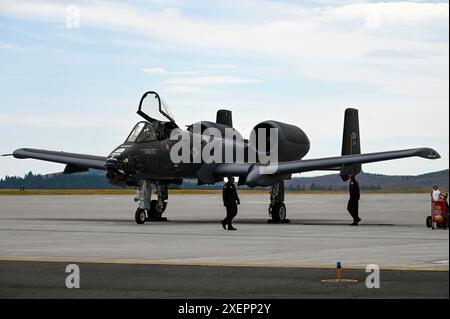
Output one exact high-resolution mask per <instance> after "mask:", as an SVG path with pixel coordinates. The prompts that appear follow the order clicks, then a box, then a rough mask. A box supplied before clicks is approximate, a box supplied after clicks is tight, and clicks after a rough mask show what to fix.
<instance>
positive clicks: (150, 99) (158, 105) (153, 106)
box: [137, 91, 178, 127]
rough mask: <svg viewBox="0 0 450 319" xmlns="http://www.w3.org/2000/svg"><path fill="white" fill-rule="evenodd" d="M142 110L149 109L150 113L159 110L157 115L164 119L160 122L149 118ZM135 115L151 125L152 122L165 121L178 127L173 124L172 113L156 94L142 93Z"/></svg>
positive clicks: (151, 92) (150, 92)
mask: <svg viewBox="0 0 450 319" xmlns="http://www.w3.org/2000/svg"><path fill="white" fill-rule="evenodd" d="M143 108H145V109H150V110H152V111H153V110H159V113H160V114H161V115H162V116H163V117H164V119H163V120H161V119H156V118H153V117H150V116H149V115H148V114H146V113H145V112H144V111H143ZM137 113H138V114H139V115H140V116H142V117H143V118H144V119H146V120H147V121H149V122H150V123H153V122H154V121H164V120H166V119H167V120H169V121H170V122H171V123H172V124H173V126H175V127H178V126H177V125H176V123H175V120H174V117H173V115H172V113H171V112H170V109H169V106H168V105H167V103H166V102H164V100H163V99H162V98H161V97H160V96H159V95H158V93H156V92H153V91H148V92H145V93H144V95H143V96H142V97H141V100H140V102H139V108H138V111H137ZM152 116H153V115H152Z"/></svg>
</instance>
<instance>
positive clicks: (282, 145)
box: [250, 121, 310, 162]
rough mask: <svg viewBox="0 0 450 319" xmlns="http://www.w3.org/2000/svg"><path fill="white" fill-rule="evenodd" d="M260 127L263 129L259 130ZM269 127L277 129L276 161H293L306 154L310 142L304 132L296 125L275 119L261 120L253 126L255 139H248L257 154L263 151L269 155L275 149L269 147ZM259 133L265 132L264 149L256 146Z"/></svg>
mask: <svg viewBox="0 0 450 319" xmlns="http://www.w3.org/2000/svg"><path fill="white" fill-rule="evenodd" d="M261 128H262V129H264V130H263V131H260V130H259V129H261ZM270 129H277V132H278V134H277V135H278V136H277V146H278V161H280V162H285V161H295V160H299V159H302V158H303V157H304V156H305V155H306V154H308V152H309V149H310V142H309V139H308V136H307V135H306V134H305V132H303V130H302V129H300V128H299V127H297V126H294V125H291V124H286V123H282V122H277V121H265V122H261V123H259V124H258V125H256V126H255V127H254V128H253V130H254V134H255V137H256V139H250V146H251V147H252V148H253V150H255V151H256V153H257V154H264V153H265V155H269V154H271V152H274V150H275V149H276V148H275V147H272V149H270V145H271V144H270ZM260 134H265V136H264V137H263V138H264V140H265V141H266V145H265V150H264V149H259V148H258V146H257V143H258V141H259V138H260V136H259V135H260ZM272 146H273V143H272ZM264 151H265V152H264Z"/></svg>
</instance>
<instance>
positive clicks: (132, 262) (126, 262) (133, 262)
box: [0, 258, 449, 272]
mask: <svg viewBox="0 0 450 319" xmlns="http://www.w3.org/2000/svg"><path fill="white" fill-rule="evenodd" d="M1 261H10V262H43V263H80V264H82V263H84V264H118V265H159V266H202V267H248V268H298V269H336V267H335V266H331V265H330V266H327V265H301V264H235V263H218V262H217V263H215V262H211V263H208V262H165V261H139V260H75V259H33V258H0V262H1ZM343 268H344V269H355V270H362V269H366V267H365V266H346V267H343ZM380 268H381V270H401V271H442V272H443V271H447V272H448V271H449V270H448V269H444V268H414V267H380Z"/></svg>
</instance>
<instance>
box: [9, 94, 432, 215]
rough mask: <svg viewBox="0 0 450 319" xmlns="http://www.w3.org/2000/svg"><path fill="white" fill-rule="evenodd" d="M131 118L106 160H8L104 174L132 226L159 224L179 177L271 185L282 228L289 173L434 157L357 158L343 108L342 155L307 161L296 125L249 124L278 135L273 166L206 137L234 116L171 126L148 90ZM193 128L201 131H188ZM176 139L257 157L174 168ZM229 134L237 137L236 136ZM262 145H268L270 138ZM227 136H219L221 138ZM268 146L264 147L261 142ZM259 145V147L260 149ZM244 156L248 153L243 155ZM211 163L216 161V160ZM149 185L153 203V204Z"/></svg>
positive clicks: (226, 141)
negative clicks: (127, 208) (130, 199)
mask: <svg viewBox="0 0 450 319" xmlns="http://www.w3.org/2000/svg"><path fill="white" fill-rule="evenodd" d="M144 106H145V108H148V107H150V108H153V109H154V110H153V111H154V112H155V111H156V110H155V109H158V110H159V114H158V113H157V112H155V113H156V116H155V115H153V116H155V117H151V116H149V115H148V114H147V113H145V111H144ZM137 113H138V114H139V115H140V116H141V117H142V118H143V119H144V121H141V122H139V123H137V124H136V125H135V126H134V128H133V130H132V131H131V133H130V134H129V135H128V137H127V138H126V140H125V141H124V142H123V143H122V144H120V145H119V146H118V147H117V148H115V149H114V150H113V151H112V152H111V154H110V155H109V156H95V155H86V154H75V153H66V152H58V151H48V150H39V149H30V148H21V149H18V150H16V151H14V153H13V154H12V155H13V156H14V157H15V158H18V159H27V158H31V159H37V160H43V161H49V162H56V163H61V164H65V165H66V166H65V169H64V172H63V173H64V174H72V173H77V172H84V171H88V170H89V169H97V170H105V171H106V176H107V178H108V181H109V182H110V183H111V184H114V185H118V186H122V187H127V186H130V187H136V188H137V197H136V198H135V201H136V202H137V203H138V205H137V206H138V207H137V209H136V212H135V220H136V223H138V224H143V223H145V222H146V221H163V220H167V219H166V218H165V217H163V216H162V215H163V213H164V211H165V210H166V207H167V200H168V185H170V184H181V183H182V182H183V179H197V180H198V184H215V183H217V182H221V181H223V178H224V177H226V176H237V177H239V185H248V186H249V187H257V186H263V187H267V186H270V204H269V208H268V210H269V216H271V218H270V219H269V222H273V223H283V222H287V221H288V219H287V210H286V205H285V204H284V198H285V190H284V181H285V180H287V179H290V178H291V176H292V174H295V173H303V172H309V171H315V170H336V171H339V172H340V176H341V178H342V179H343V180H344V181H345V180H347V179H348V178H349V174H352V175H356V174H358V173H360V172H361V171H362V167H361V166H362V165H361V164H364V163H372V162H379V161H387V160H393V159H400V158H407V157H414V156H417V157H422V158H425V159H438V158H440V155H439V154H438V153H437V152H436V151H435V150H433V149H431V148H414V149H405V150H396V151H386V152H378V153H366V154H361V147H360V134H359V119H358V110H356V109H352V108H350V109H346V110H345V116H344V132H343V139H342V152H341V156H334V157H326V158H316V159H306V160H303V158H304V157H305V155H306V154H307V153H308V151H309V149H310V142H309V139H308V137H307V135H306V134H305V133H304V132H303V130H302V129H300V128H299V127H297V126H295V125H291V124H286V123H282V122H278V121H274V120H268V121H264V122H262V123H259V124H257V125H256V126H255V129H254V131H253V132H257V133H256V135H257V134H258V132H260V131H261V129H269V130H270V129H271V130H276V132H277V135H276V141H275V142H276V145H277V161H276V162H263V161H261V160H260V159H261V158H262V155H268V154H269V153H270V152H271V150H272V149H269V147H264V148H263V147H261V146H260V144H259V143H255V142H252V141H251V140H247V139H242V140H238V139H237V138H233V137H232V138H229V137H227V135H226V134H223V135H222V136H219V137H218V136H217V135H214V136H212V135H210V133H209V132H210V130H211V129H214V130H216V131H219V132H221V133H224V132H225V131H227V130H230V129H231V130H234V129H233V122H232V113H231V111H228V110H218V111H217V115H216V121H215V122H210V121H200V122H196V123H194V124H192V125H189V126H187V128H186V129H181V128H180V127H179V126H178V125H177V123H176V122H175V120H174V117H173V116H172V114H171V112H170V110H169V108H168V106H167V104H166V103H165V102H164V101H163V100H162V99H161V98H160V96H159V95H158V93H156V92H153V91H149V92H146V93H145V94H144V95H143V96H142V98H141V99H140V102H139V106H138V111H137ZM196 127H199V130H195V129H194V128H196ZM174 133H183V134H184V135H185V136H187V137H188V140H190V141H191V142H192V141H193V140H194V139H195V138H198V140H199V141H200V144H199V146H195V145H194V144H193V143H192V144H189V145H190V149H189V150H190V151H192V153H193V154H195V153H199V152H200V153H201V152H202V150H204V149H205V148H206V147H208V145H209V144H210V143H211V142H214V143H215V145H219V148H221V147H225V146H226V145H228V146H229V145H231V148H232V149H233V150H234V151H236V152H238V151H239V150H241V151H249V150H251V149H253V150H254V151H255V153H256V155H257V156H256V158H252V159H251V158H250V157H249V156H248V155H244V157H243V158H240V159H238V157H237V156H233V157H232V159H231V160H230V159H229V158H228V160H225V159H224V155H223V154H221V155H220V159H221V160H214V161H209V160H208V161H207V160H205V159H203V158H201V159H200V160H197V161H195V160H193V157H194V155H192V154H191V155H189V159H190V161H185V162H183V161H181V162H177V161H174V160H173V158H172V157H173V156H171V155H173V148H174V147H176V145H177V143H179V142H180V139H178V140H176V139H173V138H172V137H171V136H173V134H174ZM234 133H235V135H236V136H237V135H239V133H238V132H237V131H236V130H234ZM263 134H266V135H265V136H263V138H262V139H263V140H264V139H266V140H267V141H269V140H270V138H271V137H272V135H270V136H269V135H268V133H263ZM224 135H225V136H224ZM267 143H269V142H267ZM263 144H264V143H263ZM244 154H247V153H246V152H244ZM249 154H250V152H249ZM216 159H217V158H216ZM152 187H154V190H155V191H154V194H156V198H154V199H152Z"/></svg>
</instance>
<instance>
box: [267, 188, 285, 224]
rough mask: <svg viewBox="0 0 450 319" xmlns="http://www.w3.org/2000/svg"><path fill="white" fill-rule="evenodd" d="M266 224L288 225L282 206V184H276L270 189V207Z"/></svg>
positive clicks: (283, 205)
mask: <svg viewBox="0 0 450 319" xmlns="http://www.w3.org/2000/svg"><path fill="white" fill-rule="evenodd" d="M269 215H270V216H271V217H272V219H269V220H268V221H267V222H268V223H289V219H287V218H286V215H287V210H286V205H285V204H284V182H283V181H281V182H278V183H276V184H274V185H272V186H271V187H270V205H269Z"/></svg>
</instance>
